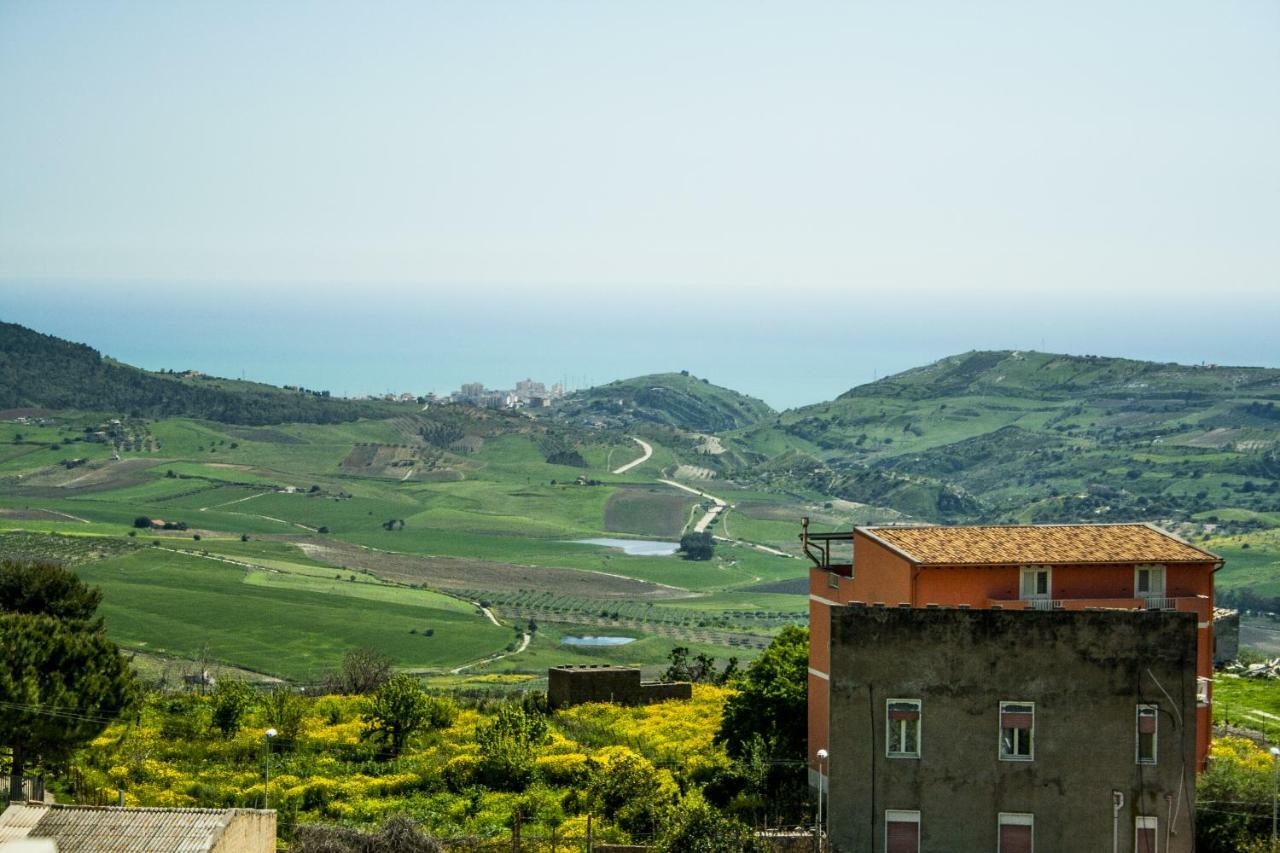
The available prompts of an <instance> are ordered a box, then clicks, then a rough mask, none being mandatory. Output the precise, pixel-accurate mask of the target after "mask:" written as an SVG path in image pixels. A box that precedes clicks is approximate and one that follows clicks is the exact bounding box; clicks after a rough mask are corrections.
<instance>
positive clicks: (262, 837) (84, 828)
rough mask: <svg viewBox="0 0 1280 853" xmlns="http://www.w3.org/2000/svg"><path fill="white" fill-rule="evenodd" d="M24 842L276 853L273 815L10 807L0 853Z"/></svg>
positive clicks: (119, 852) (103, 851)
mask: <svg viewBox="0 0 1280 853" xmlns="http://www.w3.org/2000/svg"><path fill="white" fill-rule="evenodd" d="M26 841H52V842H54V844H56V845H57V850H58V853H134V851H152V850H154V851H173V853H274V851H275V849H276V813H275V812H274V811H270V810H260V809H158V808H141V809H135V808H117V807H105V806H58V805H47V804H44V803H14V804H13V805H10V806H9V808H7V809H5V811H4V812H3V813H2V814H0V850H3V849H4V847H5V845H6V844H8V843H10V842H26Z"/></svg>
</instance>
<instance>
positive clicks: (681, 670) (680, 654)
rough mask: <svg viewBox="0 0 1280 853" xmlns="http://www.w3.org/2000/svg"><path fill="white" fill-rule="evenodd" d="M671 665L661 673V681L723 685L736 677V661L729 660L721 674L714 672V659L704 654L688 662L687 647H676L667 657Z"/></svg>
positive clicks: (734, 659)
mask: <svg viewBox="0 0 1280 853" xmlns="http://www.w3.org/2000/svg"><path fill="white" fill-rule="evenodd" d="M668 658H669V659H670V661H671V665H670V666H669V667H667V671H666V672H665V673H663V675H662V680H663V681H691V682H693V683H695V684H702V683H706V684H725V683H727V682H728V681H730V680H731V679H733V678H735V677H737V674H738V659H737V658H736V657H732V658H729V661H728V663H726V664H725V668H724V671H723V672H716V659H715V658H713V657H712V656H711V655H709V654H707V653H706V652H702V653H700V654H698V655H697V656H696V657H695V658H693V660H692V661H690V660H689V649H688V647H687V646H676V647H675V648H673V649H672V650H671V653H670V654H669V655H668Z"/></svg>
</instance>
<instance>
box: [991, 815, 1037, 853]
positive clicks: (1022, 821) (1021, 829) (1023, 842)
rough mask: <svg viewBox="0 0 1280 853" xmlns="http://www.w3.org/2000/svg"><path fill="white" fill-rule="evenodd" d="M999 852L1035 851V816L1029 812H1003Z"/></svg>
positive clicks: (1024, 852)
mask: <svg viewBox="0 0 1280 853" xmlns="http://www.w3.org/2000/svg"><path fill="white" fill-rule="evenodd" d="M999 823H1000V850H999V853H1034V847H1035V841H1034V835H1035V818H1034V817H1033V816H1032V815H1029V814H1001V815H1000V819H999Z"/></svg>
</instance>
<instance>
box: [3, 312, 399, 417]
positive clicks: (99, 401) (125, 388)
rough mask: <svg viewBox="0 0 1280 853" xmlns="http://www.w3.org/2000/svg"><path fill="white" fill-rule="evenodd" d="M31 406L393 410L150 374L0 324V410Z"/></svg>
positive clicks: (155, 411)
mask: <svg viewBox="0 0 1280 853" xmlns="http://www.w3.org/2000/svg"><path fill="white" fill-rule="evenodd" d="M31 407H34V408H44V409H55V410H64V409H78V410H82V411H100V412H112V413H119V414H124V415H130V416H133V417H172V416H184V417H196V418H206V419H209V420H214V421H221V422H223V423H232V424H246V425H259V424H278V423H286V422H291V423H341V422H344V421H353V420H356V419H357V418H360V417H370V416H382V417H386V416H387V415H389V414H392V413H394V411H395V409H393V408H392V407H389V406H388V405H384V404H382V403H357V402H352V401H347V400H335V399H332V398H331V397H329V395H328V392H327V391H325V392H313V391H289V390H285V389H282V388H275V387H272V386H270V385H262V384H259V383H253V382H239V381H236V380H231V379H219V378H217V377H210V376H203V375H198V374H182V375H180V374H168V373H152V372H149V371H145V370H141V369H139V368H136V367H131V366H129V365H127V364H121V363H119V362H116V361H113V360H111V359H109V358H104V357H103V356H102V355H101V354H100V353H99V352H98V351H97V350H95V349H93V348H91V347H88V346H85V345H84V344H76V343H71V342H70V341H65V340H62V339H61V338H55V337H53V336H52V335H44V334H40V333H39V332H35V331H32V330H31V329H28V328H25V327H23V326H19V325H16V324H14V323H0V409H17V408H31Z"/></svg>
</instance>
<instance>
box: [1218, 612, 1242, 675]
mask: <svg viewBox="0 0 1280 853" xmlns="http://www.w3.org/2000/svg"><path fill="white" fill-rule="evenodd" d="M1239 656H1240V611H1238V610H1219V611H1217V612H1216V613H1215V614H1214V616H1213V664H1214V666H1222V665H1223V664H1226V663H1230V662H1231V661H1233V660H1235V659H1236V658H1237V657H1239Z"/></svg>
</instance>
